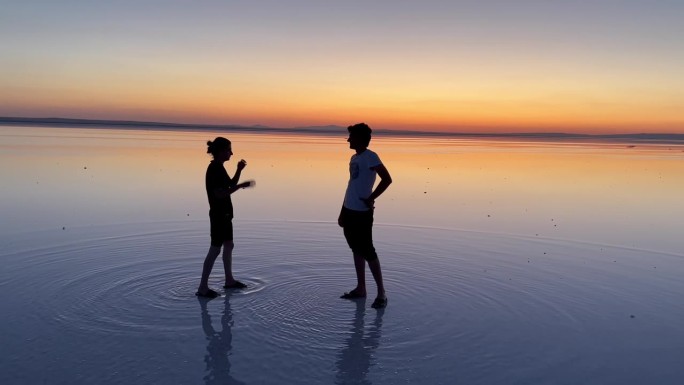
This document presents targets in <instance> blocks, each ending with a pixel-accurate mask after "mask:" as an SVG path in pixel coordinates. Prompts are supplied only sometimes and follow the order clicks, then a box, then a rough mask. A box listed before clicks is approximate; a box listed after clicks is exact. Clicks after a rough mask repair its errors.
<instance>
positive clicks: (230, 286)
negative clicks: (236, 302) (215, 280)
mask: <svg viewBox="0 0 684 385" xmlns="http://www.w3.org/2000/svg"><path fill="white" fill-rule="evenodd" d="M246 287H247V285H245V284H244V283H242V282H240V281H233V282H232V283H227V282H226V284H225V285H223V288H224V289H244V288H246Z"/></svg>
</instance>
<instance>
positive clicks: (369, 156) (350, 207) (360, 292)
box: [337, 123, 392, 309]
mask: <svg viewBox="0 0 684 385" xmlns="http://www.w3.org/2000/svg"><path fill="white" fill-rule="evenodd" d="M347 130H348V131H349V138H348V139H347V142H349V148H351V149H353V150H355V151H356V154H355V155H353V156H352V157H351V160H350V162H349V183H348V184H347V191H346V193H345V195H344V204H343V205H342V211H341V212H340V216H339V218H338V221H337V222H338V224H339V225H340V227H342V228H343V229H344V237H345V239H346V240H347V244H348V245H349V247H350V248H351V249H352V252H353V254H354V267H355V268H356V280H357V285H356V287H355V288H354V290H352V291H350V292H348V293H344V294H343V295H342V296H341V298H345V299H355V298H364V297H365V296H366V278H365V274H366V262H368V267H369V268H370V271H371V273H372V274H373V278H374V279H375V283H376V284H377V286H378V296H377V297H376V298H375V301H373V304H372V305H371V306H372V307H374V308H376V309H380V308H384V307H385V306H387V295H386V294H385V287H384V284H383V281H382V270H381V269H380V261H379V260H378V254H377V253H376V252H375V247H374V246H373V211H374V203H375V199H377V198H378V197H379V196H380V195H381V194H382V193H383V192H385V190H386V189H387V187H389V185H390V184H391V183H392V177H391V176H390V174H389V172H388V171H387V168H385V166H384V165H383V164H382V162H381V161H380V158H379V157H378V155H377V154H376V153H375V152H373V151H371V150H369V149H368V145H369V144H370V140H371V131H372V130H371V128H370V127H368V125H367V124H365V123H358V124H355V125H353V126H349V127H347ZM376 175H378V176H380V183H378V186H377V187H376V188H375V190H373V185H374V184H375V177H376Z"/></svg>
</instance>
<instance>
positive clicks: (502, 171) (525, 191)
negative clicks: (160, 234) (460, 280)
mask: <svg viewBox="0 0 684 385" xmlns="http://www.w3.org/2000/svg"><path fill="white" fill-rule="evenodd" d="M0 135H2V145H1V146H0V160H1V161H2V162H1V163H0V164H2V166H0V167H1V168H0V177H1V178H2V180H3V183H2V187H0V189H1V190H0V191H2V196H3V200H2V202H1V203H0V209H1V210H2V212H3V217H4V218H5V220H4V221H3V223H2V230H3V231H23V230H24V229H36V228H50V227H57V228H61V227H63V226H64V227H68V226H76V225H88V224H104V223H129V222H141V221H156V220H181V219H190V220H203V219H205V217H206V212H207V203H206V196H205V192H204V179H203V178H204V170H205V167H206V164H207V162H208V161H209V156H208V155H206V154H205V153H204V151H205V142H206V140H208V139H212V138H213V137H214V136H215V135H216V134H215V133H207V132H191V133H188V132H154V131H130V130H104V129H103V130H93V129H60V128H29V127H17V128H13V127H3V128H0ZM224 135H225V136H228V137H229V138H230V139H231V140H232V141H233V150H234V153H235V155H234V158H233V159H232V160H231V161H229V162H227V163H226V168H227V170H228V172H229V173H230V174H232V173H233V172H234V170H235V162H236V161H237V160H239V159H241V158H244V159H246V160H247V161H248V167H247V169H246V170H245V172H244V173H243V178H244V179H255V180H256V181H257V187H256V188H255V189H253V190H246V191H239V192H238V193H236V194H235V195H234V196H233V199H234V203H235V206H236V216H237V217H238V218H244V219H293V220H321V221H334V220H335V219H336V217H337V214H338V210H339V207H340V205H341V201H342V198H343V194H344V188H345V185H346V179H347V177H348V175H347V162H348V159H349V157H350V156H351V155H352V151H351V150H350V149H349V148H348V144H347V143H346V135H345V133H344V132H340V135H339V136H329V137H321V136H291V135H290V136H288V135H282V136H275V135H266V134H231V133H227V134H224ZM371 148H373V149H374V150H375V151H376V152H378V153H379V155H380V156H381V159H383V161H384V162H385V164H386V165H387V167H388V169H389V170H390V172H391V174H392V176H393V179H394V184H393V185H392V186H391V187H390V189H389V190H388V191H387V192H386V193H385V195H384V196H382V197H381V198H380V199H379V200H378V202H377V214H376V221H377V222H379V223H393V224H409V225H421V226H435V227H448V228H460V229H472V230H481V231H487V232H503V233H515V234H522V235H533V236H537V235H538V236H540V237H554V238H564V239H575V240H586V241H594V242H602V243H609V244H618V245H626V246H630V247H637V248H647V249H656V250H669V251H681V250H682V249H684V247H682V242H681V240H680V238H679V229H681V228H682V227H684V217H682V215H680V214H681V213H679V214H678V213H677V208H678V207H680V206H681V204H680V199H681V198H680V197H681V196H684V181H682V179H681V175H684V162H682V158H684V153H683V152H682V150H681V148H680V147H676V146H670V147H668V146H643V145H638V146H637V147H635V148H630V147H628V146H626V145H616V144H601V145H599V144H586V145H559V144H553V143H545V142H537V143H514V142H496V141H487V142H485V141H478V140H443V139H431V138H421V139H400V138H386V137H376V138H374V140H373V142H372V143H371Z"/></svg>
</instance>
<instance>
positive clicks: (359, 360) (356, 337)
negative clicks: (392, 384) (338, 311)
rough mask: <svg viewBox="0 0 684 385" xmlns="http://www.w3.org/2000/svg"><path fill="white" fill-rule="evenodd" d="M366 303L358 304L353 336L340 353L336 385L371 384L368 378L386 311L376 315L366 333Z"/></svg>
mask: <svg viewBox="0 0 684 385" xmlns="http://www.w3.org/2000/svg"><path fill="white" fill-rule="evenodd" d="M365 303H366V302H365V301H357V302H356V312H355V313H354V321H353V323H352V327H351V334H349V338H348V339H347V341H346V343H345V347H344V349H342V350H341V351H340V352H339V355H338V360H337V362H336V364H335V366H336V367H337V376H336V379H335V383H336V384H371V382H370V381H368V379H366V376H367V375H368V372H369V371H370V368H371V366H372V365H373V362H372V358H373V352H374V350H375V349H377V348H378V346H380V332H381V328H382V315H383V313H384V312H385V310H384V309H380V310H379V311H377V312H376V313H375V319H374V320H373V324H372V325H371V327H370V328H369V330H368V332H367V333H364V331H365V330H364V316H365V310H364V306H365Z"/></svg>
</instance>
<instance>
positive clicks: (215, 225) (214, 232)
mask: <svg viewBox="0 0 684 385" xmlns="http://www.w3.org/2000/svg"><path fill="white" fill-rule="evenodd" d="M209 221H210V222H211V245H212V246H217V247H221V246H222V245H223V242H228V241H232V240H233V219H232V218H230V217H229V216H227V215H209Z"/></svg>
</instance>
